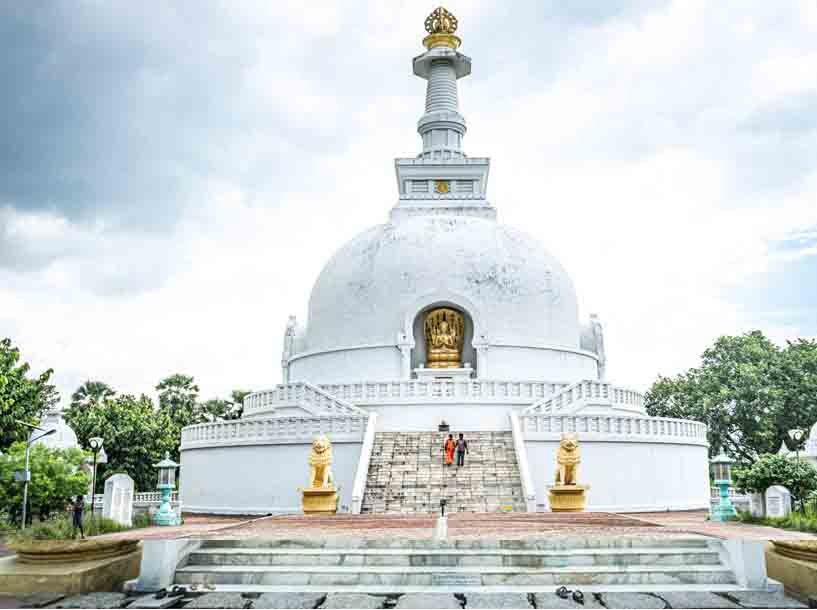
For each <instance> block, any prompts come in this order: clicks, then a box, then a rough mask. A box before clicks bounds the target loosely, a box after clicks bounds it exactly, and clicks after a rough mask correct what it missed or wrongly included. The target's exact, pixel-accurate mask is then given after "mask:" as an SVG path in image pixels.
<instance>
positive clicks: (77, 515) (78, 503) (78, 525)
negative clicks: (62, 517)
mask: <svg viewBox="0 0 817 610" xmlns="http://www.w3.org/2000/svg"><path fill="white" fill-rule="evenodd" d="M84 511H85V498H83V497H82V496H81V495H79V496H77V499H76V500H75V501H74V534H75V535H76V531H77V530H79V535H80V537H81V538H85V531H84V530H83V529H82V513H83V512H84Z"/></svg>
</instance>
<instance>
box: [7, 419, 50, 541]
mask: <svg viewBox="0 0 817 610" xmlns="http://www.w3.org/2000/svg"><path fill="white" fill-rule="evenodd" d="M17 423H18V424H22V425H23V426H25V427H27V428H31V429H32V430H39V431H40V432H42V434H40V435H38V436H34V437H32V436H31V435H29V437H28V441H27V442H26V465H25V469H24V470H23V473H22V474H23V523H22V525H21V528H25V526H26V518H27V517H28V514H27V509H28V483H29V481H31V471H30V470H29V468H28V466H29V456H30V453H31V445H32V444H34V441H37V440H39V439H41V438H43V437H44V436H48V435H49V434H54V433H55V432H56V431H57V429H56V428H51V429H50V430H43V429H42V428H40V427H39V426H32V425H31V424H27V423H25V422H23V421H17ZM32 434H33V432H32Z"/></svg>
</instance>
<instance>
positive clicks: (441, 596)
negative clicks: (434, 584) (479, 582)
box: [395, 593, 462, 610]
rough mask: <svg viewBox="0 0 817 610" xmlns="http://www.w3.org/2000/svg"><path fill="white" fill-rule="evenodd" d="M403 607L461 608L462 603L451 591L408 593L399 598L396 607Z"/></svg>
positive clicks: (455, 609) (398, 609) (456, 609)
mask: <svg viewBox="0 0 817 610" xmlns="http://www.w3.org/2000/svg"><path fill="white" fill-rule="evenodd" d="M403 608H443V609H445V608H451V609H452V610H461V609H462V603H460V600H458V599H457V598H456V597H454V595H453V594H451V593H406V594H405V595H401V596H400V598H399V599H398V600H397V605H396V606H395V609H397V610H400V609H403Z"/></svg>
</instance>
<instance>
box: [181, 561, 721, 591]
mask: <svg viewBox="0 0 817 610" xmlns="http://www.w3.org/2000/svg"><path fill="white" fill-rule="evenodd" d="M444 576H451V577H459V578H458V580H460V579H463V580H461V581H460V582H462V581H464V579H466V578H467V577H468V576H470V577H472V578H473V584H479V585H484V586H491V585H503V584H509V585H522V584H524V585H562V584H605V585H606V584H630V585H640V584H682V583H687V582H697V583H699V584H732V583H734V582H735V580H734V576H733V574H732V572H731V571H730V570H729V569H728V568H725V567H723V566H710V565H703V566H701V565H697V566H695V565H693V566H658V565H655V566H640V565H639V566H583V567H581V569H578V568H577V567H576V566H570V567H560V568H555V567H554V568H520V567H504V566H496V567H487V566H474V567H439V566H426V567H404V566H309V567H304V568H302V569H294V568H293V566H236V565H220V566H210V567H207V566H194V567H185V568H180V569H179V570H177V571H176V582H177V583H179V584H197V583H198V584H211V583H212V584H243V585H253V584H259V585H329V586H331V585H349V584H358V585H393V586H401V585H426V586H429V587H432V586H433V585H435V584H438V583H439V582H440V580H441V577H444Z"/></svg>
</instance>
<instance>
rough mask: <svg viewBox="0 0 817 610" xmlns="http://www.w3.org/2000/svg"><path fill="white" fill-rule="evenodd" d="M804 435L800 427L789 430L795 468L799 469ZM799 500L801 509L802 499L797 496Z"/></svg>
mask: <svg viewBox="0 0 817 610" xmlns="http://www.w3.org/2000/svg"><path fill="white" fill-rule="evenodd" d="M805 436H806V431H805V430H801V429H800V428H795V429H794V430H789V438H790V439H791V440H792V442H793V443H794V462H795V464H797V469H798V470H799V469H800V443H802V442H803V439H804V438H805ZM798 500H799V501H800V510H801V511H802V510H803V499H802V498H798Z"/></svg>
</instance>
